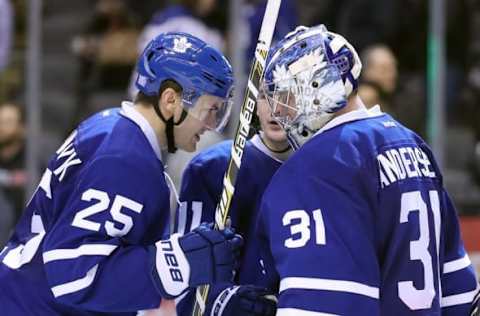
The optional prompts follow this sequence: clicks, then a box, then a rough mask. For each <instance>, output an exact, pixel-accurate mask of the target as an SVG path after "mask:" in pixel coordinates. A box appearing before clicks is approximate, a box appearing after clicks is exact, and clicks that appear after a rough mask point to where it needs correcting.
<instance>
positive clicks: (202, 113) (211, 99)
mask: <svg viewBox="0 0 480 316" xmlns="http://www.w3.org/2000/svg"><path fill="white" fill-rule="evenodd" d="M225 106H227V104H226V103H225V102H224V101H223V99H221V98H219V97H216V96H211V95H202V96H201V97H200V98H199V99H198V100H197V102H196V103H195V106H194V107H193V108H190V109H188V111H187V112H188V115H187V117H186V118H185V120H184V121H183V122H182V123H181V124H179V125H176V126H175V143H176V145H177V147H178V148H180V149H183V150H185V151H187V152H193V151H195V150H196V148H197V143H198V142H199V141H200V137H201V136H202V135H203V133H205V131H207V130H214V129H218V128H219V126H220V125H222V124H224V123H225V120H226V119H227V118H228V115H229V113H226V112H225V111H228V109H226V108H225ZM176 115H178V117H179V116H180V115H181V108H180V113H176Z"/></svg>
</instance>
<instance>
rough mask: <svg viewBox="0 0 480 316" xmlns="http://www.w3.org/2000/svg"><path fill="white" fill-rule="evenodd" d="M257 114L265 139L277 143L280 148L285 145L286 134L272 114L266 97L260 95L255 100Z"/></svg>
mask: <svg viewBox="0 0 480 316" xmlns="http://www.w3.org/2000/svg"><path fill="white" fill-rule="evenodd" d="M257 115H258V118H259V119H260V126H261V128H262V131H263V133H264V137H265V138H266V141H269V142H273V143H279V145H281V146H280V147H281V148H285V147H286V145H287V136H286V134H285V131H284V130H283V128H282V127H281V126H280V125H279V124H278V122H277V121H276V120H275V119H274V118H273V116H272V110H271V109H270V106H269V105H268V102H267V99H265V98H263V97H261V98H259V99H258V101H257Z"/></svg>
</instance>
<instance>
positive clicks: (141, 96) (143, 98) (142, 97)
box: [135, 79, 183, 106]
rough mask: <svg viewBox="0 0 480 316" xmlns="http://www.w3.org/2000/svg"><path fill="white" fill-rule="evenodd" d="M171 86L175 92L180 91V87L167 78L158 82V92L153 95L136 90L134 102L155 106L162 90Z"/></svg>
mask: <svg viewBox="0 0 480 316" xmlns="http://www.w3.org/2000/svg"><path fill="white" fill-rule="evenodd" d="M168 88H171V89H173V90H174V91H175V92H177V93H182V90H183V89H182V87H181V86H180V85H179V84H178V83H177V82H176V81H175V80H172V79H167V80H165V81H163V82H162V83H161V84H160V88H159V89H158V94H155V95H146V94H145V93H143V92H142V91H138V93H137V96H136V97H135V103H142V104H149V105H151V106H156V105H157V104H158V101H159V100H160V96H161V95H162V93H163V91H165V90H166V89H168Z"/></svg>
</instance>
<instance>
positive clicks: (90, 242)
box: [0, 103, 169, 316]
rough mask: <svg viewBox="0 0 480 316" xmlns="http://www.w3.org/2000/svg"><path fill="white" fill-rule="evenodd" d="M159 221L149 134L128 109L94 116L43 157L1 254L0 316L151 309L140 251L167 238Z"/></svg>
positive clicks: (164, 215) (165, 192)
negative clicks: (40, 170)
mask: <svg viewBox="0 0 480 316" xmlns="http://www.w3.org/2000/svg"><path fill="white" fill-rule="evenodd" d="M168 222H169V189H168V187H167V184H166V182H165V178H164V167H163V164H162V162H161V152H160V149H159V145H158V143H157V139H156V136H155V134H154V131H153V129H152V128H151V126H150V125H149V124H148V122H147V121H146V119H145V118H144V117H143V116H142V115H140V114H139V113H138V112H137V111H136V110H135V109H133V107H132V106H131V104H129V103H124V104H123V105H122V109H120V108H114V109H109V110H105V111H102V112H100V113H98V114H96V115H94V116H93V117H91V118H89V119H88V120H86V121H85V122H83V123H82V124H80V125H79V127H78V128H77V129H76V130H75V131H74V132H73V133H72V134H71V135H70V137H68V139H67V140H66V141H65V143H64V144H63V145H62V146H61V147H60V148H59V149H58V151H57V152H56V154H55V155H54V156H53V157H52V159H51V160H50V162H49V164H48V168H47V169H46V171H45V173H44V175H43V177H42V179H41V182H40V184H39V186H38V188H37V190H36V192H35V194H34V195H33V197H32V199H31V201H30V202H29V203H28V205H27V207H26V209H25V212H24V214H23V217H22V218H21V220H20V222H19V223H18V224H17V226H16V229H15V232H14V234H13V236H12V237H11V239H10V241H9V242H8V244H7V245H6V247H5V248H4V249H3V251H2V252H1V253H0V309H1V314H2V315H9V316H17V315H18V316H20V315H21V316H25V315H27V316H28V315H35V316H42V315H49V316H51V315H117V314H118V315H134V314H135V313H134V311H137V310H142V309H148V308H154V307H157V306H158V305H159V303H160V299H161V298H160V295H159V293H158V291H157V290H156V288H155V285H154V282H153V280H152V277H151V266H152V262H153V261H152V262H150V261H151V260H153V258H152V256H151V255H150V254H149V252H148V249H147V246H148V245H152V244H153V243H154V242H156V241H157V240H159V239H162V237H165V235H166V234H168ZM123 312H130V313H123Z"/></svg>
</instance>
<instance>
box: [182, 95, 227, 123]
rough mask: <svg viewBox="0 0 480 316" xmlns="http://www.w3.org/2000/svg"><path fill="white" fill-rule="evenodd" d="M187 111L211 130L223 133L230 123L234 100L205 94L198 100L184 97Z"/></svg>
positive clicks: (197, 98)
mask: <svg viewBox="0 0 480 316" xmlns="http://www.w3.org/2000/svg"><path fill="white" fill-rule="evenodd" d="M183 104H184V107H185V110H186V111H187V112H188V114H189V115H191V116H192V117H194V118H195V119H197V120H199V121H201V122H202V123H203V124H205V126H206V127H207V128H208V129H209V130H215V131H217V132H221V131H222V130H223V128H224V127H225V125H226V124H227V122H228V119H229V117H230V112H231V110H232V98H231V96H228V97H226V98H221V97H218V96H214V95H210V94H204V95H201V96H199V97H196V98H187V97H185V95H184V97H183Z"/></svg>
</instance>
